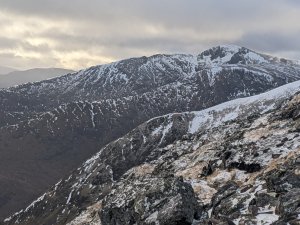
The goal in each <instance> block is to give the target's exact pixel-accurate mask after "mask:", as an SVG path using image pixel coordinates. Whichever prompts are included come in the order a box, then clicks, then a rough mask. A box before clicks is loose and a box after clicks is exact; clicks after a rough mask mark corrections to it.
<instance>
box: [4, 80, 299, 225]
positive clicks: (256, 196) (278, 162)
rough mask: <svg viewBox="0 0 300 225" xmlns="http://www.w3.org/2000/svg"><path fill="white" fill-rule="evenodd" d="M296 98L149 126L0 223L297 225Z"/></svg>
mask: <svg viewBox="0 0 300 225" xmlns="http://www.w3.org/2000/svg"><path fill="white" fill-rule="evenodd" d="M299 91H300V81H297V82H294V83H291V84H287V85H285V86H282V87H279V88H277V89H274V90H272V91H269V92H266V93H263V94H260V95H256V96H252V97H248V98H242V99H236V100H232V101H229V102H226V103H223V104H220V105H217V106H214V107H211V108H208V109H205V110H202V111H198V112H186V113H172V114H168V115H166V116H162V117H157V118H154V119H151V120H149V121H147V122H145V123H143V124H141V125H140V126H138V127H137V128H135V129H134V130H132V131H131V132H129V133H128V134H126V135H125V136H123V137H121V138H119V139H117V140H116V141H113V142H111V143H110V144H108V145H106V146H105V147H103V148H102V149H100V151H99V152H98V153H97V154H96V155H94V156H93V157H92V158H90V159H89V160H87V161H86V162H85V163H83V164H82V166H81V167H79V168H78V169H77V170H74V171H73V172H72V174H71V175H69V176H67V177H66V178H64V179H62V180H61V181H59V182H58V183H57V184H56V185H54V186H53V188H51V189H50V190H49V191H48V192H46V193H45V194H43V195H42V196H41V197H39V198H38V199H37V200H36V201H34V202H33V203H32V204H30V205H29V206H28V207H27V208H26V209H23V210H21V211H20V212H18V213H16V214H14V215H13V216H11V217H9V218H7V219H6V220H5V223H4V224H43V225H48V224H49V225H50V224H70V225H83V224H102V225H106V224H107V225H114V224H120V225H121V224H132V225H133V224H138V225H139V224H159V225H161V224H187V225H188V224H193V225H198V224H199V225H200V224H207V225H208V224H214V225H215V224H224V225H225V224H228V225H231V224H239V225H242V224H273V225H281V224H293V225H294V224H299V222H300V219H299V215H300V207H299V205H300V199H299V196H300V174H299V171H300V151H299V150H300V136H299V131H300V123H299V122H300V121H299V120H300V107H299V106H300V94H299Z"/></svg>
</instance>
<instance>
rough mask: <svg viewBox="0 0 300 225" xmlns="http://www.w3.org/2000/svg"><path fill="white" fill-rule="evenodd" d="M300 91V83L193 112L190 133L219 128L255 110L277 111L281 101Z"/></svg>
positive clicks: (261, 111) (262, 111)
mask: <svg viewBox="0 0 300 225" xmlns="http://www.w3.org/2000/svg"><path fill="white" fill-rule="evenodd" d="M298 91H300V81H296V82H293V83H290V84H286V85H283V86H281V87H279V88H275V89H273V90H271V91H268V92H265V93H263V94H259V95H255V96H251V97H246V98H239V99H235V100H232V101H229V102H225V103H222V104H220V105H217V106H214V107H211V108H208V109H205V110H202V111H200V112H192V113H193V114H194V119H193V120H192V121H191V122H190V129H189V132H190V133H195V132H197V131H198V130H199V129H200V128H201V129H203V127H206V128H211V127H217V126H219V125H220V124H221V123H224V122H227V121H230V120H234V119H236V118H237V117H238V116H241V115H243V114H245V113H249V112H251V111H253V110H256V111H259V112H260V113H264V112H266V111H269V110H272V109H275V108H276V106H277V104H278V103H280V101H281V100H285V99H287V98H288V97H290V96H292V95H294V94H295V93H296V92H298ZM275 100H276V101H275ZM254 106H256V107H254Z"/></svg>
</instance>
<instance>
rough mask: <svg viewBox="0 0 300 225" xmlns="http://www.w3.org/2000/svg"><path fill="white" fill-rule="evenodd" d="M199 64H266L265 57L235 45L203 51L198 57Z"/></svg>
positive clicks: (220, 46)
mask: <svg viewBox="0 0 300 225" xmlns="http://www.w3.org/2000/svg"><path fill="white" fill-rule="evenodd" d="M198 60H199V61H200V63H203V64H208V65H215V64H217V65H222V64H254V63H258V64H260V63H265V62H268V60H267V57H266V56H265V55H262V54H259V53H256V52H254V51H252V50H250V49H247V48H245V47H241V46H237V45H232V44H228V45H219V46H216V47H212V48H210V49H208V50H205V51H204V52H202V53H201V54H200V55H199V56H198Z"/></svg>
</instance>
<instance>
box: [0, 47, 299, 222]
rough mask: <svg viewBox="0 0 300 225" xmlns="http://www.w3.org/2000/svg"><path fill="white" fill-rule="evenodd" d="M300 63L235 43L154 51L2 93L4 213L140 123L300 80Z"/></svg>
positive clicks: (0, 203) (0, 192)
mask: <svg viewBox="0 0 300 225" xmlns="http://www.w3.org/2000/svg"><path fill="white" fill-rule="evenodd" d="M299 78H300V66H299V64H297V63H294V62H293V61H289V60H285V59H278V58H275V57H271V56H267V55H264V54H259V53H256V52H253V51H251V50H249V49H246V48H243V47H237V46H231V45H229V46H228V45H226V46H218V47H214V48H211V49H209V50H207V51H204V52H202V53H200V54H198V55H195V56H194V55H155V56H151V57H141V58H132V59H127V60H122V61H119V62H115V63H111V64H107V65H100V66H94V67H91V68H88V69H86V70H82V71H79V72H75V73H72V74H67V75H64V76H61V77H56V78H53V79H49V80H45V81H40V82H35V83H28V84H23V85H20V86H17V87H11V88H9V89H4V90H0V150H1V151H0V182H1V184H2V185H1V186H0V218H1V217H2V218H3V217H5V216H8V214H9V213H11V212H13V211H17V210H18V209H21V208H23V207H25V206H26V205H27V204H29V203H30V202H31V201H32V200H33V199H34V198H36V197H38V195H40V194H42V193H44V192H45V191H46V190H47V188H49V187H50V186H51V185H53V184H54V183H55V182H57V181H58V180H59V179H60V178H61V177H62V176H66V175H67V174H68V173H69V172H70V171H71V170H73V169H75V168H77V167H78V165H80V163H82V162H83V161H84V160H86V159H88V158H89V157H91V156H92V155H93V154H94V153H96V152H97V151H98V150H99V149H100V148H101V147H103V146H105V145H106V144H108V143H110V142H111V141H113V140H116V139H118V138H119V137H121V136H123V135H126V134H127V133H128V132H129V131H130V130H132V129H134V128H135V127H137V126H138V125H140V124H142V123H143V122H145V121H147V120H149V119H151V118H153V117H158V116H162V115H165V114H168V113H174V112H177V113H181V112H185V111H199V110H202V109H205V108H208V107H211V106H214V105H217V104H220V103H222V102H226V101H229V100H232V99H236V98H240V97H246V96H251V95H255V94H259V93H262V92H265V91H267V90H270V89H273V88H275V87H278V86H281V85H283V84H286V83H289V82H293V81H296V80H299Z"/></svg>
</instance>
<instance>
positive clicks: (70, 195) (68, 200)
mask: <svg viewBox="0 0 300 225" xmlns="http://www.w3.org/2000/svg"><path fill="white" fill-rule="evenodd" d="M73 191H74V190H72V191H71V192H70V194H69V196H68V199H67V202H66V204H67V205H68V204H69V203H70V200H71V197H72V193H73Z"/></svg>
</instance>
